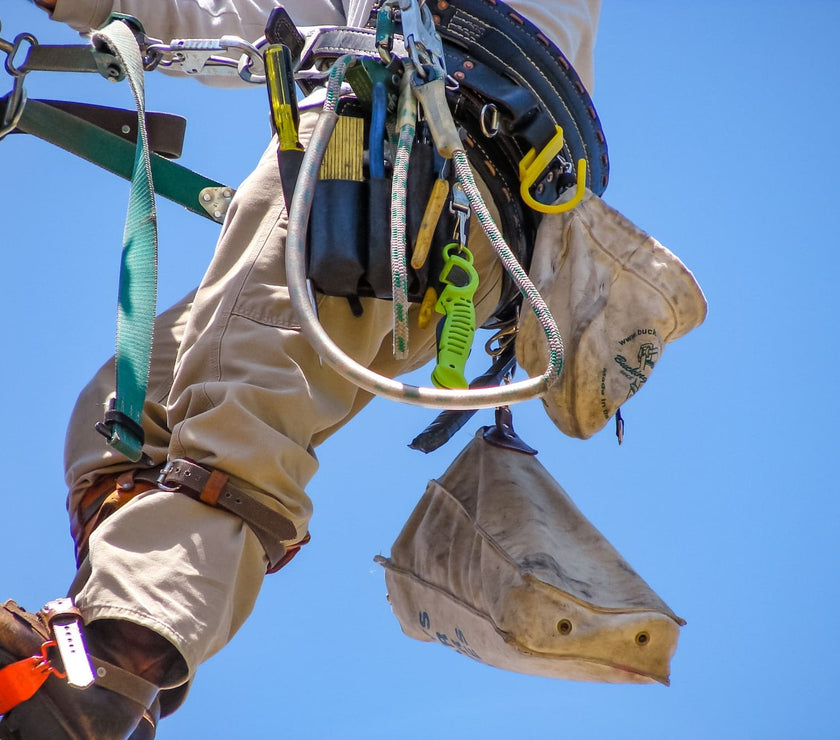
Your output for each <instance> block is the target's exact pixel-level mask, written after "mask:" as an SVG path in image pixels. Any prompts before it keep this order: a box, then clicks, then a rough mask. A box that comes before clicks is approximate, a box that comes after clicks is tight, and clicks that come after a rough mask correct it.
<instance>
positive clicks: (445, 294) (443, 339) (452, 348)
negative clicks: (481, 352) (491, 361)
mask: <svg viewBox="0 0 840 740" xmlns="http://www.w3.org/2000/svg"><path fill="white" fill-rule="evenodd" d="M452 247H456V248H457V245H454V244H451V245H448V246H447V247H445V248H444V257H445V266H444V269H443V272H442V273H441V278H440V279H441V282H443V283H444V284H445V285H444V288H443V290H442V291H441V293H440V297H439V298H438V300H437V304H436V305H435V309H436V310H437V311H438V313H442V314H444V317H443V318H442V319H441V320H440V322H438V327H437V339H438V342H437V345H438V351H437V364H436V365H435V369H434V370H433V371H432V383H433V384H434V385H435V386H436V387H438V388H450V389H457V388H469V383H468V382H467V379H466V377H465V376H464V370H465V368H466V364H467V359H468V358H469V356H470V350H471V349H472V343H473V337H474V336H475V304H474V303H473V296H474V295H475V291H476V289H477V288H478V273H477V272H476V270H475V267H473V265H472V255H471V254H470V253H469V252H468V251H467V250H466V249H460V250H459V251H458V254H456V255H453V254H450V252H451V249H452ZM460 255H468V258H465V257H464V256H460ZM453 268H455V273H454V274H456V275H458V276H459V282H461V280H460V278H462V277H465V278H466V280H465V281H464V285H455V284H454V283H453V282H452V280H451V277H452V275H453Z"/></svg>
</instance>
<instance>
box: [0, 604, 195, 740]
mask: <svg viewBox="0 0 840 740" xmlns="http://www.w3.org/2000/svg"><path fill="white" fill-rule="evenodd" d="M50 639H51V635H50V630H49V628H48V627H47V625H46V623H45V621H44V619H43V618H42V615H35V614H31V613H30V612H27V611H26V610H24V609H22V608H21V607H20V606H18V605H17V604H16V603H15V602H13V601H7V602H6V603H5V604H4V605H3V606H2V607H0V668H2V667H5V666H7V665H9V664H11V663H14V662H17V661H19V660H23V659H24V658H28V657H30V656H33V655H39V654H41V651H42V645H43V643H44V642H46V641H48V640H50ZM85 640H86V642H87V643H88V650H89V653H90V659H91V663H92V666H93V669H94V673H95V676H96V680H95V682H94V683H93V684H92V685H91V686H90V687H88V688H86V689H77V688H74V687H72V686H70V685H69V684H68V683H67V682H66V681H65V680H63V679H61V678H59V677H57V676H55V675H50V676H49V677H48V678H47V679H46V681H45V682H44V684H43V685H42V686H41V688H40V689H38V691H37V692H36V693H35V694H34V696H32V698H31V699H28V700H27V701H24V702H23V703H21V704H19V705H18V706H16V707H14V708H13V709H11V710H10V711H9V712H8V713H7V714H6V715H5V716H4V717H3V718H2V721H0V740H62V739H63V738H66V739H67V740H91V739H92V738H95V739H96V740H110V739H111V738H113V739H115V740H116V739H117V738H119V740H125V739H126V738H129V739H130V740H150V739H151V738H153V737H154V735H155V725H156V723H157V719H158V716H159V704H158V702H157V694H158V685H159V682H160V681H161V680H163V679H164V678H166V676H167V675H172V672H173V671H181V670H182V664H183V660H182V659H181V657H180V655H179V654H178V653H177V651H176V650H175V648H174V647H172V645H170V644H169V643H168V642H167V641H166V640H164V639H163V638H162V637H160V636H159V635H156V634H154V633H152V632H151V631H150V630H147V629H145V628H143V627H139V626H138V625H135V624H132V623H129V622H117V621H116V620H113V621H112V620H103V621H101V622H94V623H93V624H92V625H91V626H90V627H88V628H86V629H85ZM150 678H151V679H152V681H150V680H149V679H150Z"/></svg>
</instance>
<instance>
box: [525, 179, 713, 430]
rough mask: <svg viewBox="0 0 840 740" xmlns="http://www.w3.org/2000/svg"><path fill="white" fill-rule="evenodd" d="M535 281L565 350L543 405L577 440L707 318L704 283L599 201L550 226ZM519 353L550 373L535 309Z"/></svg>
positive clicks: (535, 370)
mask: <svg viewBox="0 0 840 740" xmlns="http://www.w3.org/2000/svg"><path fill="white" fill-rule="evenodd" d="M529 274H530V277H531V280H532V281H533V282H534V284H535V285H536V287H537V289H538V290H539V291H540V293H541V294H542V296H543V298H544V299H545V301H546V303H547V304H548V308H549V310H550V311H551V313H552V315H553V316H554V318H555V320H556V321H557V325H558V327H559V329H560V333H561V335H562V337H563V342H564V344H565V349H566V353H565V363H564V367H563V372H562V374H561V375H560V379H559V380H558V382H557V383H556V384H555V385H554V386H553V387H552V388H551V389H550V390H549V391H548V393H546V395H545V396H543V399H542V400H543V404H544V406H545V408H546V411H547V412H548V415H549V417H551V419H552V421H553V422H554V423H555V424H556V425H557V427H558V428H559V429H560V430H561V431H562V432H563V433H564V434H567V435H569V436H570V437H579V438H581V439H587V438H589V437H591V436H592V435H593V434H595V432H597V431H599V430H600V429H602V428H603V427H604V425H605V424H606V423H607V421H608V420H609V419H610V418H611V417H612V416H613V415H614V414H615V413H616V411H617V409H618V408H619V406H621V405H623V404H624V403H625V402H626V401H627V400H628V399H629V398H630V397H631V396H633V395H634V394H635V393H636V392H637V391H638V390H639V389H640V388H641V387H642V386H643V385H644V384H645V383H646V382H647V380H648V378H649V377H650V373H651V371H652V370H653V368H654V366H655V365H656V363H657V362H658V361H659V358H660V357H661V356H662V352H663V350H664V349H665V345H666V344H667V343H668V342H673V341H674V340H675V339H679V338H680V337H681V336H683V335H684V334H686V333H688V332H689V331H690V330H691V329H693V328H695V327H696V326H699V325H700V324H701V323H702V322H703V319H704V318H705V317H706V300H705V298H704V296H703V293H702V291H701V290H700V286H699V285H698V284H697V282H696V280H695V279H694V276H693V275H692V274H691V272H689V270H688V269H687V268H686V267H685V265H684V264H683V263H682V262H681V261H680V260H679V258H677V257H676V256H675V255H674V254H673V253H671V252H670V251H669V250H668V249H666V248H665V247H663V246H662V245H661V244H660V243H659V242H658V241H656V239H654V238H653V237H651V236H649V235H648V234H646V233H645V232H643V231H642V230H641V229H639V228H638V227H637V226H635V225H634V224H632V223H631V222H630V221H628V220H627V219H626V218H625V217H624V216H622V215H621V214H620V213H619V212H618V211H616V210H615V209H613V208H611V207H610V206H608V205H607V204H606V203H604V201H602V200H601V199H600V198H599V197H598V196H596V195H592V194H588V195H587V197H586V198H585V199H584V201H583V202H582V203H580V204H579V205H578V206H576V207H575V208H574V209H572V210H571V211H569V212H567V213H564V214H557V215H548V216H546V217H545V218H544V219H543V221H542V223H541V224H540V226H539V229H538V231H537V240H536V245H535V248H534V257H533V261H532V262H531V269H530V270H529ZM516 354H517V360H518V361H519V363H520V365H521V366H522V368H523V369H524V370H525V371H526V372H527V373H528V374H529V375H534V374H539V373H540V372H542V369H543V368H544V367H545V366H546V342H545V337H544V336H543V331H542V329H541V328H540V327H539V325H538V324H537V322H536V321H535V320H534V317H533V312H532V311H526V310H523V311H522V319H521V324H520V327H519V334H518V336H517V339H516Z"/></svg>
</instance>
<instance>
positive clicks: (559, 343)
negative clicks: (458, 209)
mask: <svg viewBox="0 0 840 740" xmlns="http://www.w3.org/2000/svg"><path fill="white" fill-rule="evenodd" d="M452 159H453V161H454V163H455V173H456V175H457V176H458V180H460V182H461V185H462V186H463V188H464V193H465V194H466V196H467V200H468V201H469V203H470V207H471V208H472V210H473V212H474V213H475V215H476V218H478V221H479V223H480V224H481V226H482V228H483V229H484V233H485V234H487V238H488V239H489V240H490V244H491V245H492V246H493V249H494V251H495V252H496V254H497V255H498V257H499V260H500V261H501V263H502V265H503V266H504V268H505V270H506V271H507V273H508V274H509V275H510V276H511V278H512V279H513V282H514V284H515V285H516V287H517V288H519V292H520V293H522V295H523V297H524V298H525V300H527V301H528V303H529V304H530V306H531V309H532V310H533V312H534V315H535V316H536V317H537V321H538V322H539V324H540V326H541V327H542V329H543V331H544V332H545V336H546V340H547V342H548V350H549V364H548V367H547V368H546V371H545V373H544V374H543V377H544V378H545V380H546V382H547V383H548V384H549V385H551V384H553V383H554V382H555V381H556V380H557V378H558V377H559V376H560V373H561V372H562V371H563V361H564V357H565V349H564V347H563V338H562V336H561V335H560V330H559V329H558V328H557V323H556V322H555V321H554V317H553V316H552V315H551V311H549V309H548V306H547V305H546V303H545V300H544V299H543V297H542V296H541V295H540V292H539V291H538V290H537V288H536V287H535V286H534V284H533V283H532V282H531V279H530V278H529V277H528V273H527V272H525V269H524V268H523V267H522V265H520V264H519V261H518V260H517V259H516V256H515V255H514V254H513V252H512V251H511V249H510V247H509V246H508V245H507V242H506V241H505V239H504V237H503V236H502V232H501V231H499V227H498V226H497V225H496V223H495V222H494V221H493V217H492V216H491V215H490V211H489V209H488V208H487V204H486V203H485V202H484V198H482V197H481V191H480V190H479V189H478V186H477V185H476V183H475V178H474V177H473V173H472V169H471V168H470V163H469V160H468V159H467V153H466V152H465V151H464V150H463V149H456V150H455V151H454V152H453V154H452Z"/></svg>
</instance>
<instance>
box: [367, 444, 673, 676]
mask: <svg viewBox="0 0 840 740" xmlns="http://www.w3.org/2000/svg"><path fill="white" fill-rule="evenodd" d="M376 560H377V562H379V563H380V564H382V565H383V566H384V567H385V580H386V584H387V587H388V595H389V600H390V602H391V607H392V609H393V611H394V614H395V615H396V617H397V619H398V620H399V622H400V626H401V627H402V630H403V632H404V633H405V634H406V635H408V636H409V637H413V638H415V639H417V640H423V641H427V642H439V643H442V644H443V645H445V646H447V647H449V648H452V649H453V650H456V651H457V652H459V653H461V654H463V655H466V656H468V657H471V658H473V659H475V660H477V661H481V662H483V663H487V664H489V665H493V666H496V667H498V668H503V669H506V670H509V671H517V672H519V673H527V674H532V675H537V676H548V677H552V678H563V679H573V680H581V681H605V682H611V683H650V682H654V681H658V682H660V683H664V684H667V683H668V675H669V673H670V660H671V657H672V655H673V653H674V651H675V650H676V646H677V638H678V636H679V627H680V626H681V625H682V624H683V623H684V622H683V620H681V619H680V618H679V617H677V616H676V615H675V614H674V613H673V612H672V611H671V610H670V609H669V608H668V606H667V605H666V604H665V603H664V602H663V601H662V599H660V598H659V596H657V595H656V593H654V591H653V590H652V589H651V588H650V587H649V586H648V585H647V584H646V583H645V582H644V581H643V580H642V579H641V578H640V577H639V576H638V575H637V574H636V573H635V571H634V570H633V569H632V568H631V567H630V566H629V565H628V564H627V562H626V561H625V560H624V559H623V558H622V557H621V555H619V553H618V552H616V550H615V549H614V548H613V547H612V545H610V543H609V542H608V541H607V540H606V539H605V538H604V537H603V535H601V533H600V532H598V530H596V529H595V527H593V526H592V524H590V522H589V521H588V520H587V519H586V518H585V517H584V516H583V515H582V514H581V512H580V511H579V510H578V508H577V507H576V506H575V504H574V503H573V502H572V500H571V499H570V498H569V497H568V496H567V495H566V493H565V492H564V491H563V489H562V488H561V487H560V486H559V485H558V484H557V483H556V482H555V481H554V479H553V478H552V477H551V475H549V473H548V472H547V471H546V470H545V468H544V467H543V466H542V465H541V464H540V463H539V462H538V460H537V459H536V457H535V456H533V455H529V454H525V453H523V452H519V451H516V450H512V449H506V448H502V447H497V446H494V445H491V444H489V443H488V442H487V441H486V440H485V439H484V437H483V435H482V432H481V431H480V432H479V433H478V434H477V435H476V437H475V439H473V441H472V442H471V443H470V444H469V445H468V446H467V447H466V449H464V450H463V451H462V452H461V454H460V455H459V456H458V458H457V459H456V460H455V461H454V462H453V463H452V465H451V466H450V467H449V469H448V470H447V471H446V473H445V474H444V475H443V477H441V478H440V479H439V480H433V481H431V482H430V483H429V485H428V487H427V489H426V492H425V493H424V495H423V497H422V499H421V500H420V502H419V503H418V505H417V507H416V508H415V509H414V511H413V513H412V514H411V517H410V518H409V520H408V522H406V524H405V527H404V528H403V530H402V532H401V533H400V535H399V537H398V538H397V540H396V541H395V542H394V546H393V547H392V549H391V557H390V558H382V557H378V558H376Z"/></svg>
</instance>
